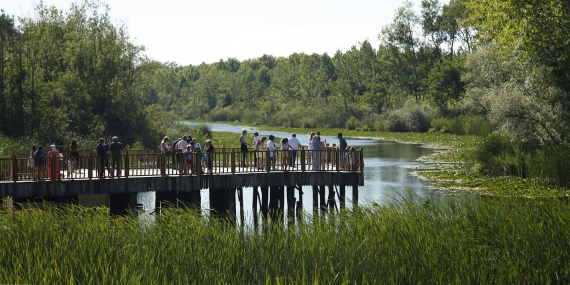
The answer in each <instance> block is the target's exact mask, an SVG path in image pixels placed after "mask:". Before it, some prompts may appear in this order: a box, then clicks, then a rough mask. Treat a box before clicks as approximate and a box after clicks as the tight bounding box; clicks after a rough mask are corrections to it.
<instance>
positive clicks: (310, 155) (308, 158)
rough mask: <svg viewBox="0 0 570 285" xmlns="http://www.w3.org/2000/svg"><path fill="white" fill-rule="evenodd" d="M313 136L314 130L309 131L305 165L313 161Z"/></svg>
mask: <svg viewBox="0 0 570 285" xmlns="http://www.w3.org/2000/svg"><path fill="white" fill-rule="evenodd" d="M314 136H315V133H314V132H311V134H310V135H309V143H308V144H307V149H308V150H309V152H308V155H307V165H311V161H313V152H312V150H313V137H314Z"/></svg>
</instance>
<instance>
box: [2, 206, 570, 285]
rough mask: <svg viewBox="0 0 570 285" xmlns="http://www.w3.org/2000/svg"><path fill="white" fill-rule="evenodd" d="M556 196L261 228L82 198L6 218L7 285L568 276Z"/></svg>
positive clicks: (369, 211)
mask: <svg viewBox="0 0 570 285" xmlns="http://www.w3.org/2000/svg"><path fill="white" fill-rule="evenodd" d="M569 225H570V208H569V207H568V205H567V204H566V202H565V201H562V200H558V199H523V198H490V197H481V198H473V197H469V198H457V197H447V198H442V199H441V200H434V201H433V202H431V203H424V202H423V201H421V199H419V198H417V197H405V198H404V199H400V200H399V201H395V202H392V203H385V204H382V205H375V206H370V207H359V208H356V209H354V210H346V211H344V212H340V213H338V212H337V213H329V214H327V215H322V216H321V217H318V216H315V217H313V218H312V219H306V220H304V221H303V222H301V223H298V224H297V225H291V226H288V227H286V226H283V224H282V223H281V222H270V221H264V223H263V227H262V229H259V230H252V229H248V228H247V227H243V228H242V227H236V226H234V225H232V224H231V223H228V222H227V221H222V220H217V219H205V218H204V217H203V216H202V215H201V214H200V212H199V211H196V210H180V209H166V210H165V211H164V212H163V214H162V215H160V216H156V217H155V219H154V221H153V222H152V223H145V224H143V225H141V220H140V219H137V218H134V217H111V216H108V214H107V212H106V209H104V208H98V209H86V208H82V207H79V206H69V207H64V208H50V209H48V210H37V209H29V210H22V211H18V212H14V213H6V212H3V213H2V215H1V216H0V247H1V248H2V249H3V250H1V251H0V265H1V266H0V276H1V277H0V282H3V283H37V284H46V283H47V284H53V283H70V284H85V283H100V284H140V283H145V284H165V283H170V284H172V283H176V284H179V283H184V284H186V283H191V284H197V283H199V284H206V283H207V284H221V283H233V284H243V283H248V284H250V283H255V284H261V283H265V284H307V283H318V284H348V283H361V284H385V283H390V284H410V283H413V284H418V283H428V284H433V283H453V284H457V283H462V284H473V283H475V284H487V283H499V284H512V283H522V282H523V281H524V280H525V279H526V280H527V282H529V283H532V284H544V283H561V284H567V283H569V282H570V271H569V270H570V266H569V265H570V264H569V261H570V258H569V257H570V256H569V252H570V236H569V235H568V234H567V232H566V231H567V228H568V226H569Z"/></svg>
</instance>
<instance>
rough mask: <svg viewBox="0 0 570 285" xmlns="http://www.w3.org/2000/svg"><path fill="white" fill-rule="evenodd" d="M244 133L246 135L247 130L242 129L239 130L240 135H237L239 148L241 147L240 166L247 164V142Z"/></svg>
mask: <svg viewBox="0 0 570 285" xmlns="http://www.w3.org/2000/svg"><path fill="white" fill-rule="evenodd" d="M246 135H247V131H246V130H243V131H242V132H241V136H240V137H239V143H240V148H241V156H242V161H241V167H243V168H245V167H247V165H246V159H247V146H248V145H249V144H248V143H247V142H246V140H245V136H246Z"/></svg>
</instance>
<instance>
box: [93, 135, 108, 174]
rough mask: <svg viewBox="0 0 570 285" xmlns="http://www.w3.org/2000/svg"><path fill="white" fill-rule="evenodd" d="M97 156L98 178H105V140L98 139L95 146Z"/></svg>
mask: <svg viewBox="0 0 570 285" xmlns="http://www.w3.org/2000/svg"><path fill="white" fill-rule="evenodd" d="M96 150H97V156H98V157H99V178H104V177H105V162H106V160H107V150H106V149H105V139H104V138H100V139H99V144H97V148H96Z"/></svg>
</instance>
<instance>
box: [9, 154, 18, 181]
mask: <svg viewBox="0 0 570 285" xmlns="http://www.w3.org/2000/svg"><path fill="white" fill-rule="evenodd" d="M10 168H11V170H12V171H11V173H12V180H13V181H14V182H17V181H18V159H17V158H16V154H13V153H12V155H11V158H10Z"/></svg>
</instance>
